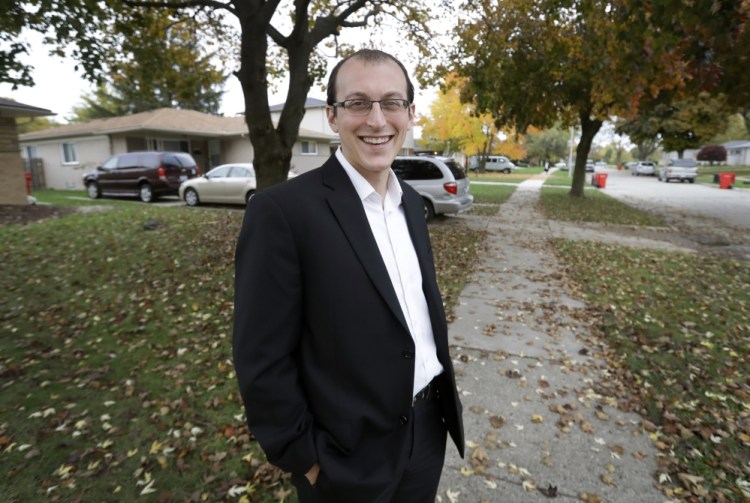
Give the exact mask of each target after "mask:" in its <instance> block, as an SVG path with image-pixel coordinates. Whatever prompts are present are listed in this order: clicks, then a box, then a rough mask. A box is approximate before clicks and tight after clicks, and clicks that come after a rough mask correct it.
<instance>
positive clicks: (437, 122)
mask: <svg viewBox="0 0 750 503" xmlns="http://www.w3.org/2000/svg"><path fill="white" fill-rule="evenodd" d="M463 85H464V82H463V81H462V79H459V78H458V77H457V76H456V75H448V76H447V77H446V79H445V81H444V83H443V85H442V86H441V90H440V93H439V94H438V97H437V99H435V100H434V101H433V102H432V103H431V104H430V110H429V112H428V113H427V114H426V115H423V116H421V117H420V118H419V121H418V124H419V125H421V126H422V140H423V141H424V142H425V143H427V145H429V146H430V147H431V148H432V149H433V150H438V151H441V152H442V153H443V154H444V155H450V154H452V153H455V152H462V153H464V154H465V155H467V156H473V155H483V156H486V155H488V154H491V153H492V154H499V155H506V156H508V157H510V158H513V159H519V158H523V157H525V156H526V151H525V149H524V148H523V147H522V146H521V145H519V144H518V143H515V142H510V141H505V139H507V138H508V136H509V134H508V132H502V133H501V132H500V131H498V130H497V128H496V127H495V126H494V124H493V123H494V121H493V120H492V117H491V116H490V115H489V114H477V113H476V111H475V110H474V108H475V107H474V105H472V104H471V103H463V102H461V89H462V86H463Z"/></svg>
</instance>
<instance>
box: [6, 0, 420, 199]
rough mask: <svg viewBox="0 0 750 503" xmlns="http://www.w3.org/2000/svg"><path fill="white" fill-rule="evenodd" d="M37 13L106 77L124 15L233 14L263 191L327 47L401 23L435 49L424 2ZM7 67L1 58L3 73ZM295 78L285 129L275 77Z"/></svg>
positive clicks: (210, 1)
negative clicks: (274, 106) (115, 28)
mask: <svg viewBox="0 0 750 503" xmlns="http://www.w3.org/2000/svg"><path fill="white" fill-rule="evenodd" d="M22 3H23V4H24V5H26V7H28V8H29V9H32V10H33V9H37V10H36V11H35V12H34V14H33V16H29V18H28V21H27V22H26V24H25V26H26V27H27V28H30V29H34V30H37V31H41V32H45V31H47V30H48V29H49V30H52V31H54V33H55V36H56V37H57V40H58V41H59V42H58V43H59V44H60V45H59V47H65V44H73V47H74V49H73V51H72V56H73V57H74V58H76V59H77V60H78V61H80V63H81V66H82V67H83V70H84V73H85V76H86V77H87V78H89V79H91V80H94V81H97V80H99V79H101V75H102V72H103V71H104V66H103V64H104V62H106V61H107V59H106V56H107V55H108V48H107V45H108V37H107V36H106V35H107V34H108V33H110V32H111V31H112V24H113V23H114V21H115V20H116V19H117V16H123V17H124V19H132V16H133V15H134V13H136V12H138V10H139V9H140V8H152V9H167V10H171V11H174V12H175V13H179V15H180V17H181V18H187V17H192V18H194V19H196V20H197V21H200V23H201V25H202V26H203V27H205V28H206V29H207V30H209V29H210V30H212V31H213V32H214V33H216V34H218V35H221V34H225V33H227V31H228V30H230V28H228V27H227V23H226V22H224V18H225V16H231V17H233V18H235V20H236V22H237V24H238V25H239V29H240V33H239V58H238V63H239V68H238V69H237V70H236V71H235V72H234V75H235V77H236V78H237V79H239V81H240V84H241V87H242V92H243V95H244V98H245V119H246V122H247V126H248V132H249V138H250V141H251V143H252V144H253V149H254V151H255V158H254V160H253V162H254V164H255V171H256V175H257V179H258V189H259V190H262V189H264V188H266V187H268V186H270V185H273V184H275V183H279V182H282V181H284V180H286V177H287V173H288V171H289V165H290V161H291V157H292V147H293V146H294V143H295V142H296V140H297V136H298V133H299V125H300V123H301V121H302V117H303V116H304V113H305V107H304V105H305V100H306V98H307V94H308V92H309V91H310V88H311V87H312V85H313V83H314V82H316V81H318V80H320V79H322V77H323V76H324V75H325V73H326V65H325V63H326V60H325V58H324V57H323V56H322V54H321V53H320V47H319V46H320V45H321V44H322V43H323V41H325V40H326V39H329V38H332V39H333V45H332V46H335V45H336V39H335V37H336V36H337V35H338V34H339V31H340V30H341V29H342V28H355V27H365V26H368V25H370V24H372V23H378V22H381V21H382V19H383V18H385V17H389V18H392V19H395V20H396V21H397V22H398V23H400V26H401V29H402V31H401V34H402V36H403V37H404V38H405V39H406V40H409V41H410V42H411V43H412V45H413V46H414V47H415V48H416V49H417V50H419V51H422V52H423V53H424V54H429V53H430V52H433V51H432V50H431V45H432V39H431V36H430V35H431V34H430V30H429V29H428V28H427V26H426V25H425V21H426V20H427V19H429V14H430V13H431V11H428V9H427V8H426V7H425V6H423V5H422V2H421V1H419V0H412V1H410V2H400V1H397V0H294V2H293V3H292V2H291V1H289V2H285V3H284V4H283V5H282V2H281V0H227V1H224V2H220V1H217V0H111V1H108V2H98V1H96V0H27V1H26V2H22ZM3 64H5V63H3V62H2V61H0V68H2V65H3ZM278 72H284V73H285V74H286V75H288V81H289V86H288V89H287V97H286V101H285V104H284V109H283V111H282V112H281V116H280V118H279V121H278V124H274V123H273V121H272V120H271V112H270V110H269V100H268V88H269V78H270V77H272V76H273V75H275V74H277V73H278Z"/></svg>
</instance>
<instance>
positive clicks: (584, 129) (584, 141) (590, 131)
mask: <svg viewBox="0 0 750 503" xmlns="http://www.w3.org/2000/svg"><path fill="white" fill-rule="evenodd" d="M580 118H581V141H579V142H578V147H576V165H575V169H574V171H573V184H572V185H571V187H570V193H569V195H570V197H584V195H583V188H584V186H585V184H586V160H587V159H588V156H589V152H591V144H592V143H593V141H594V136H596V133H598V132H599V128H601V127H602V121H600V120H598V119H592V118H591V116H590V112H589V111H588V110H585V111H582V112H581V113H580Z"/></svg>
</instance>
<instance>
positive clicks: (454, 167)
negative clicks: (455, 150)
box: [444, 161, 466, 180]
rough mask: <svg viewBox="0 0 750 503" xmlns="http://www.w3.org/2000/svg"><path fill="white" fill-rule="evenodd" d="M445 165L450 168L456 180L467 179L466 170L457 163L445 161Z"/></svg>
mask: <svg viewBox="0 0 750 503" xmlns="http://www.w3.org/2000/svg"><path fill="white" fill-rule="evenodd" d="M444 162H445V165H446V166H448V169H449V170H451V173H453V178H455V179H456V180H463V179H464V178H466V172H465V171H464V169H463V168H462V167H461V166H459V165H458V163H457V162H456V161H444Z"/></svg>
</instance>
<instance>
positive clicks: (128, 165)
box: [117, 154, 138, 169]
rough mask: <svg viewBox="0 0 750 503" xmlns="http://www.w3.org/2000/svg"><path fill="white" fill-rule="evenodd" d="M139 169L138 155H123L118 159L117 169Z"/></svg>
mask: <svg viewBox="0 0 750 503" xmlns="http://www.w3.org/2000/svg"><path fill="white" fill-rule="evenodd" d="M136 167H138V154H123V155H121V156H120V157H119V158H118V159H117V169H132V168H136Z"/></svg>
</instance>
